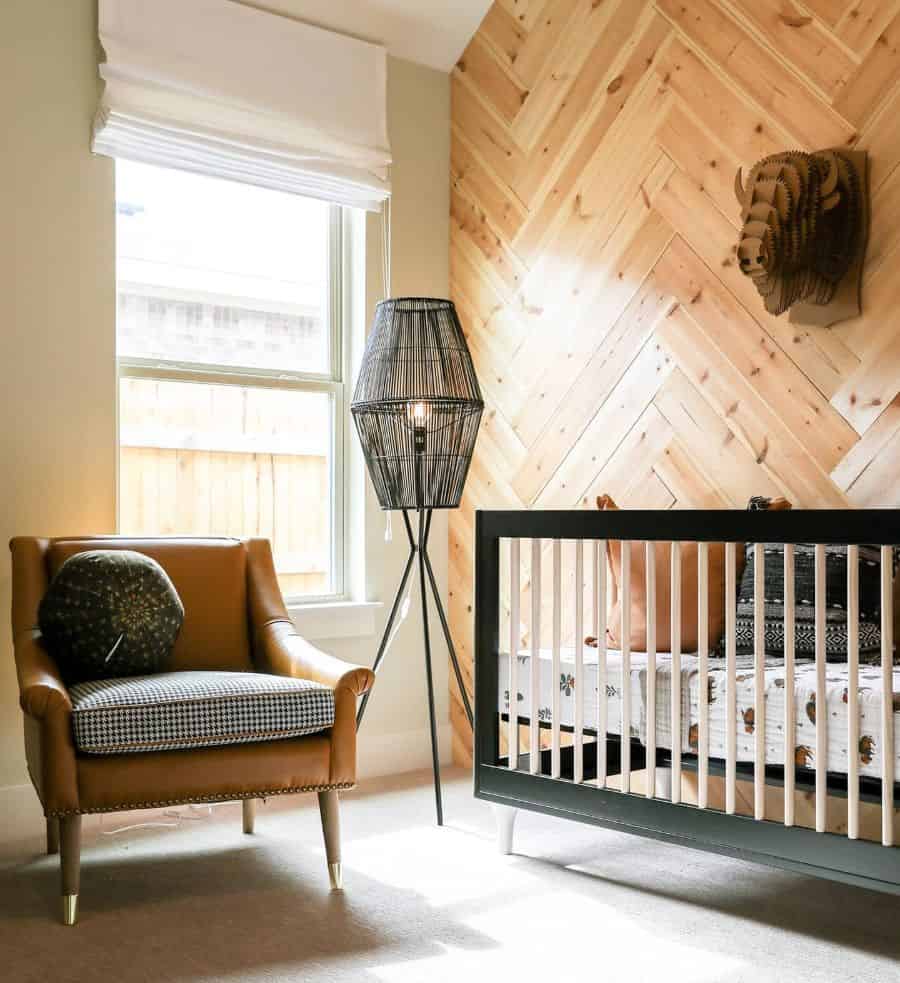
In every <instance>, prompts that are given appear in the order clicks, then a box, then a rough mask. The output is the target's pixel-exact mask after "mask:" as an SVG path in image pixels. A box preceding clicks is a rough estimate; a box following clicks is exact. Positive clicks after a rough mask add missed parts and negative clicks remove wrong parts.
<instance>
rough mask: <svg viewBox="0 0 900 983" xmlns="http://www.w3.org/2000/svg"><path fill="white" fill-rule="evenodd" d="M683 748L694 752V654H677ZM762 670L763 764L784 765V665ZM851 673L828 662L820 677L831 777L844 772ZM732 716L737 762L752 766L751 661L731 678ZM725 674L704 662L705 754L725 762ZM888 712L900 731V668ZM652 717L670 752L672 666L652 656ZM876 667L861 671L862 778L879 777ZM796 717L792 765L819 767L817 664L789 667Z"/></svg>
mask: <svg viewBox="0 0 900 983" xmlns="http://www.w3.org/2000/svg"><path fill="white" fill-rule="evenodd" d="M681 663H682V664H681V686H682V691H681V696H682V707H681V727H682V734H681V750H682V751H683V752H696V750H697V745H698V736H699V719H700V700H699V697H700V674H699V670H698V660H697V658H696V656H682V660H681ZM764 672H765V679H766V682H765V687H764V690H765V707H766V718H765V729H766V733H765V743H766V764H772V765H780V764H783V763H784V744H785V734H784V704H785V686H784V664H783V662H782V660H781V659H777V660H776V659H772V660H768V661H767V663H766V668H765V670H764ZM847 681H848V671H847V665H846V663H834V662H829V663H828V666H827V671H826V676H825V710H824V714H825V716H824V721H825V730H826V744H827V754H828V756H827V760H826V765H825V767H826V768H827V770H828V771H830V772H836V773H842V774H846V773H847V768H848V765H847V754H848V748H847V743H848V742H847V730H848V723H849V705H848V701H847ZM735 682H736V690H735V691H736V701H735V702H736V713H735V717H734V720H733V722H732V726H733V727H734V730H735V734H736V737H737V740H736V746H737V759H738V761H745V762H753V761H755V758H756V721H755V710H754V691H755V683H756V673H755V671H754V669H753V666H752V659H746V658H744V659H740V658H739V661H738V666H737V670H736V675H735ZM725 686H726V670H725V660H724V659H719V658H715V659H712V658H711V659H710V660H709V682H708V698H709V754H710V757H713V758H724V757H725V744H726V732H727V717H726V701H725ZM892 689H893V693H892V701H893V702H892V706H893V711H894V733H895V734H897V733H898V732H900V731H898V728H900V669H898V668H896V667H895V668H894V669H893V687H892ZM646 691H647V674H646V670H645V671H644V672H643V674H642V678H641V693H642V696H641V705H642V707H643V708H644V710H645V709H646ZM656 693H657V697H656V700H657V713H656V735H657V736H656V739H657V744H658V745H659V746H660V747H671V746H672V728H671V716H670V714H671V701H672V663H671V658H670V657H669V656H668V655H660V656H657V676H656ZM881 694H882V682H881V669H880V667H878V666H860V667H859V689H858V706H859V743H858V747H857V748H856V750H855V753H856V754H857V755H858V760H859V773H860V775H868V776H870V777H872V778H881V774H882V751H881V745H882V740H881ZM794 719H795V728H794V735H793V740H792V746H793V752H794V753H793V757H794V761H795V763H796V764H797V765H800V766H802V767H804V768H815V767H816V720H817V719H820V713H819V708H818V707H817V706H816V666H815V662H814V661H805V660H804V661H802V662H800V661H798V662H797V663H796V665H795V667H794ZM646 738H647V715H646V712H642V714H641V733H640V739H641V740H642V741H646ZM894 778H895V780H898V781H900V748H896V750H895V756H894Z"/></svg>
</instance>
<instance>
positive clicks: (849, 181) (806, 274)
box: [735, 150, 869, 327]
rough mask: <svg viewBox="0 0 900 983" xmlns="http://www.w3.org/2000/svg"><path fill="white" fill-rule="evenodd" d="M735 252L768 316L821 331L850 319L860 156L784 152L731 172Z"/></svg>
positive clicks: (857, 265)
mask: <svg viewBox="0 0 900 983" xmlns="http://www.w3.org/2000/svg"><path fill="white" fill-rule="evenodd" d="M735 194H736V195H737V198H738V202H739V203H740V205H741V221H742V223H743V227H742V229H741V237H740V241H739V242H738V246H737V256H738V262H739V264H740V269H741V272H742V273H744V274H745V275H746V276H749V277H750V278H751V279H752V280H753V282H754V284H755V285H756V288H757V290H758V291H759V293H760V295H761V297H762V299H763V302H764V303H765V306H766V310H767V311H768V312H769V313H770V314H774V315H778V314H783V313H784V312H785V311H786V310H790V315H789V317H790V320H791V322H793V323H795V324H810V325H819V326H821V327H826V326H828V325H830V324H834V323H835V322H837V321H842V320H845V319H846V318H850V317H856V316H857V315H858V314H859V313H860V310H861V307H860V282H861V278H862V265H863V256H864V254H865V249H866V240H867V238H868V224H869V215H868V202H867V199H868V175H867V160H866V154H865V152H864V151H842V150H822V151H818V152H816V153H811V154H808V153H802V152H800V151H786V152H785V153H780V154H772V155H771V156H769V157H765V158H763V160H761V161H760V162H759V163H758V164H755V165H754V166H753V168H751V170H750V173H749V174H748V176H747V180H746V181H743V180H742V178H741V171H740V170H738V172H737V175H736V176H735Z"/></svg>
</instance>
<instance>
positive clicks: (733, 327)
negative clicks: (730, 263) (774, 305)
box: [656, 236, 857, 471]
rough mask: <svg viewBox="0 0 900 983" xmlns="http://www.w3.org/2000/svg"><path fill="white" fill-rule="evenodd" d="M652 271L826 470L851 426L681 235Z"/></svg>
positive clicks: (844, 446) (850, 438)
mask: <svg viewBox="0 0 900 983" xmlns="http://www.w3.org/2000/svg"><path fill="white" fill-rule="evenodd" d="M656 270H657V272H658V274H659V280H660V284H661V285H663V286H665V287H666V288H667V289H668V290H670V291H671V292H672V294H673V296H674V297H675V298H676V299H677V300H678V301H679V302H680V303H681V304H683V305H684V306H685V307H686V308H688V309H689V310H690V316H691V318H693V319H694V320H695V321H697V322H698V323H700V324H701V325H703V327H704V330H705V331H706V332H707V333H708V334H709V335H710V336H711V337H713V338H715V339H716V346H715V347H716V349H717V351H718V353H720V354H721V355H722V356H724V357H725V358H727V359H728V361H729V362H730V363H731V365H732V366H734V368H735V369H736V370H737V371H738V373H739V374H740V375H741V377H742V378H743V379H744V380H745V381H746V382H747V384H748V385H749V386H750V387H751V389H752V390H753V391H754V393H756V394H757V397H758V401H759V402H762V403H765V404H766V407H767V409H768V410H769V412H771V413H773V414H775V415H777V417H778V419H779V420H780V421H781V423H782V424H783V426H785V427H786V428H787V429H788V430H790V431H791V433H793V434H794V435H795V437H796V438H797V439H798V440H800V441H801V442H802V445H803V447H804V448H805V450H806V453H807V454H808V455H809V457H810V458H811V459H812V460H814V461H816V462H817V463H818V465H819V466H820V467H821V468H824V469H827V470H828V471H830V470H831V469H832V468H833V467H834V466H835V465H836V464H837V462H838V461H839V460H840V459H841V458H842V457H843V456H844V454H846V453H847V451H848V450H850V448H851V447H852V446H853V444H855V443H856V440H857V435H856V433H854V431H853V428H852V427H851V426H850V425H849V424H848V423H847V422H846V421H845V420H844V419H843V418H842V417H841V415H840V413H838V412H836V411H835V410H834V408H833V407H832V406H831V405H829V403H828V402H827V400H825V398H824V397H823V396H822V394H821V393H820V392H819V391H818V390H817V389H816V388H815V387H814V386H813V385H812V383H811V382H810V381H809V379H807V378H806V376H804V375H803V373H802V372H800V370H799V369H798V368H797V367H796V366H795V365H794V363H793V362H792V361H791V360H790V359H789V358H787V356H786V355H785V354H784V352H783V351H781V349H780V348H779V347H778V346H777V345H776V344H775V342H774V341H773V340H772V338H771V336H770V335H768V334H767V333H766V332H765V331H763V330H762V329H761V328H760V327H759V325H758V324H757V323H756V322H755V321H754V320H753V319H752V318H751V317H750V315H749V314H747V312H746V310H745V309H744V308H743V307H742V306H741V305H740V304H739V303H738V302H737V301H736V300H735V298H734V295H733V294H731V293H730V292H729V291H728V290H727V289H726V288H725V287H724V286H723V284H722V282H721V281H720V280H719V279H718V278H717V277H716V276H714V275H713V274H712V273H711V271H710V269H709V267H707V266H706V265H705V264H703V263H702V262H701V261H700V260H699V259H698V257H697V256H696V254H695V253H693V252H692V250H690V249H689V248H688V247H687V245H686V243H685V242H684V240H682V239H680V238H679V237H677V236H676V238H675V239H673V240H672V244H671V245H670V246H669V248H668V249H667V250H666V252H665V253H664V254H663V256H662V258H661V259H660V262H659V264H658V265H657V267H656Z"/></svg>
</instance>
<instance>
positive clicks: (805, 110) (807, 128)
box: [656, 0, 856, 150]
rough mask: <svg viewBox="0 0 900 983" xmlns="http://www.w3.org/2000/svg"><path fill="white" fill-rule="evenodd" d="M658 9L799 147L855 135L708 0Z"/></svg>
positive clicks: (664, 3)
mask: <svg viewBox="0 0 900 983" xmlns="http://www.w3.org/2000/svg"><path fill="white" fill-rule="evenodd" d="M656 5H657V8H658V9H659V10H660V12H661V13H662V14H663V15H664V16H665V17H666V18H668V19H669V20H670V21H671V22H672V24H674V25H675V26H676V27H677V28H678V30H679V32H680V33H681V34H682V35H684V37H685V38H687V39H688V40H689V42H690V43H692V44H693V45H695V46H696V47H697V48H698V49H699V50H700V51H702V52H703V53H704V54H705V55H706V56H707V57H708V58H710V59H711V60H712V61H713V62H715V64H716V65H717V66H718V68H719V69H720V70H721V71H722V73H723V75H725V76H726V77H727V78H728V80H729V81H730V82H731V83H732V84H734V85H736V86H738V87H739V88H740V90H741V92H742V93H746V94H747V95H748V96H750V98H752V99H753V101H754V102H755V103H757V105H759V106H760V107H761V108H762V109H763V110H764V112H765V113H766V114H767V115H768V116H769V117H771V118H772V119H775V120H777V121H778V122H779V123H780V125H781V127H782V128H783V129H784V131H785V132H786V133H788V134H790V135H791V137H792V138H793V139H792V142H793V143H794V144H796V145H798V146H799V147H800V148H801V149H810V150H812V149H817V148H818V147H819V146H821V145H822V143H823V141H824V144H825V145H827V146H830V145H835V146H839V145H841V144H847V143H849V142H850V141H851V140H852V139H853V138H854V136H855V135H856V131H855V129H854V127H853V126H851V125H850V124H849V123H847V121H846V120H844V119H842V118H841V117H840V116H839V115H838V114H837V113H835V112H834V110H833V109H832V108H831V107H830V106H829V105H828V103H826V102H824V101H823V100H822V99H821V98H819V97H818V96H817V95H816V94H815V93H814V92H813V91H812V90H811V89H809V88H808V87H807V86H805V85H804V84H803V83H802V82H801V81H800V79H799V78H798V77H797V76H796V75H795V74H794V73H793V72H792V71H791V70H790V69H789V68H788V67H787V65H786V64H785V63H784V62H783V61H781V60H780V59H779V58H776V57H775V56H774V55H772V54H771V53H770V52H769V51H768V50H767V49H766V48H764V47H763V46H762V45H761V44H760V43H758V42H757V41H756V40H755V39H754V38H753V37H752V36H751V35H750V34H749V33H748V32H747V31H746V30H745V29H744V28H743V27H742V26H740V25H739V24H738V22H737V21H735V20H733V19H732V18H731V17H729V16H728V15H727V14H726V13H725V12H724V11H723V9H722V8H721V7H719V6H718V5H717V4H715V3H713V2H711V0H693V2H692V3H690V4H687V3H684V0H657V4H656Z"/></svg>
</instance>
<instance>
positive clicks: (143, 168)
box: [116, 160, 346, 598]
mask: <svg viewBox="0 0 900 983" xmlns="http://www.w3.org/2000/svg"><path fill="white" fill-rule="evenodd" d="M116 211H117V222H116V232H117V287H118V326H117V332H118V361H119V529H120V531H121V532H122V533H124V534H129V535H194V536H196V535H216V536H240V537H243V536H264V537H266V538H268V539H270V540H271V542H272V547H273V552H274V556H275V567H276V570H277V572H278V577H279V581H280V583H281V587H282V590H283V592H284V594H285V595H286V596H287V597H294V598H295V597H301V596H303V597H306V598H309V597H325V596H334V595H340V594H342V593H343V589H344V584H343V578H344V562H343V557H344V553H343V542H344V536H343V520H344V511H345V510H344V501H343V493H342V491H340V490H341V489H343V487H344V482H343V465H344V453H343V448H344V426H343V424H342V421H343V420H344V419H345V412H344V407H345V402H346V394H345V389H344V368H343V364H344V359H343V345H342V335H343V332H342V320H343V319H342V310H343V309H344V304H343V302H342V301H343V292H344V265H345V264H344V248H343V216H342V211H341V209H340V208H339V207H337V206H331V205H328V204H326V203H324V202H321V201H316V200H312V199H306V198H301V197H298V196H296V195H290V194H285V193H282V192H278V191H270V190H268V189H264V188H258V187H255V186H251V185H246V184H239V183H236V182H232V181H225V180H219V179H216V178H210V177H205V176H200V175H196V174H190V173H187V172H183V171H175V170H168V169H164V168H160V167H152V166H149V165H146V164H138V163H132V162H129V161H124V160H119V161H117V164H116Z"/></svg>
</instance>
